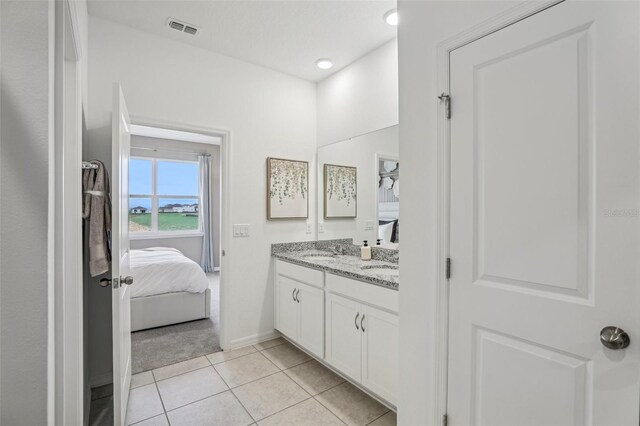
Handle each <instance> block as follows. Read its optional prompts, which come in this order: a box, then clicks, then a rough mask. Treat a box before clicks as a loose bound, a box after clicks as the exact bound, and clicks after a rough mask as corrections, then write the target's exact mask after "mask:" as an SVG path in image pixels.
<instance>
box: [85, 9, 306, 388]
mask: <svg viewBox="0 0 640 426" xmlns="http://www.w3.org/2000/svg"><path fill="white" fill-rule="evenodd" d="M89 51H90V54H89V116H88V121H87V127H88V140H87V143H86V145H85V148H86V149H85V152H84V155H85V158H99V159H103V160H106V161H107V162H109V161H108V160H109V159H110V152H111V129H110V125H111V121H110V120H111V109H112V107H111V102H112V100H111V99H112V93H111V91H112V84H113V82H115V81H120V82H121V84H122V87H123V91H124V94H125V97H126V99H127V103H128V107H129V111H130V113H131V114H132V115H134V116H139V117H145V118H152V119H156V120H167V121H171V122H179V123H185V124H194V125H198V126H208V127H218V128H224V129H229V130H230V131H231V140H230V147H231V164H230V169H231V193H230V194H227V196H228V199H229V202H230V210H231V213H230V215H231V217H230V222H231V223H241V224H249V225H250V236H249V237H248V238H232V239H231V240H230V245H229V247H226V248H225V249H226V252H227V255H228V256H229V259H228V260H229V265H230V266H229V270H228V271H223V273H226V274H228V282H227V288H226V293H225V295H226V297H227V303H228V308H229V309H228V312H229V316H228V323H227V324H226V329H227V333H228V341H229V345H230V346H239V345H244V344H248V343H251V342H254V341H257V340H260V339H264V338H267V337H269V336H271V335H272V333H273V282H272V270H271V263H272V262H271V256H270V246H271V243H273V242H281V241H303V240H310V239H313V238H314V237H315V235H313V234H307V233H306V225H305V221H304V220H298V221H271V222H269V221H267V220H266V207H265V204H266V203H265V197H266V185H265V179H266V158H267V157H268V156H273V157H280V158H290V159H297V160H307V161H310V162H311V164H310V167H311V168H312V170H313V168H314V167H315V165H314V163H313V159H314V156H315V150H316V86H315V84H313V83H310V82H307V81H304V80H300V79H297V78H294V77H290V76H287V75H284V74H281V73H278V72H275V71H272V70H269V69H266V68H262V67H259V66H255V65H251V64H248V63H245V62H242V61H238V60H235V59H232V58H229V57H225V56H222V55H218V54H215V53H212V52H209V51H206V50H202V49H198V48H195V47H192V46H189V45H186V44H182V43H179V42H176V41H172V40H169V39H165V38H161V37H157V36H153V35H150V34H147V33H144V32H141V31H138V30H135V29H132V28H128V27H125V26H122V25H119V24H115V23H112V22H109V21H105V20H102V19H98V18H95V17H90V20H89ZM310 189H311V190H314V189H315V174H310ZM310 195H311V196H312V197H314V196H315V194H314V193H312V194H310ZM312 199H313V198H312ZM309 214H310V221H312V222H315V203H314V202H312V203H310V212H309ZM229 231H231V230H229ZM95 281H96V280H91V281H90V282H88V283H87V287H88V290H89V306H90V308H91V312H92V315H91V316H90V318H89V324H88V326H89V329H90V330H89V346H90V363H91V365H90V375H91V378H92V380H93V383H99V382H108V381H110V378H111V343H110V339H109V336H111V318H110V315H111V314H110V312H111V290H109V289H103V288H100V287H99V286H98V285H97V284H96V282H95Z"/></svg>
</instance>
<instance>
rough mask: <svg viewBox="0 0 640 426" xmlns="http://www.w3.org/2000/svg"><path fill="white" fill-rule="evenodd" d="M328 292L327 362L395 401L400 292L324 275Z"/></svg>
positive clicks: (387, 398) (388, 399) (383, 396)
mask: <svg viewBox="0 0 640 426" xmlns="http://www.w3.org/2000/svg"><path fill="white" fill-rule="evenodd" d="M326 290H327V293H326V306H327V308H326V324H327V326H326V353H325V360H326V361H327V363H329V364H330V365H331V366H333V367H335V368H336V369H338V370H340V371H342V372H343V373H344V374H346V375H348V376H349V377H351V378H352V379H353V380H356V381H358V382H359V383H360V384H362V385H363V386H364V387H365V388H367V389H369V390H371V391H372V392H374V393H376V394H377V395H379V396H380V397H382V398H384V399H386V400H387V401H389V402H391V403H393V404H395V403H396V395H397V390H398V338H399V335H398V331H399V330H398V315H397V296H398V294H397V292H396V291H394V290H389V289H384V288H381V287H376V286H372V285H370V284H366V283H362V282H359V281H355V280H350V279H348V278H344V277H339V276H335V275H332V274H326ZM337 293H340V294H337ZM374 305H376V306H374Z"/></svg>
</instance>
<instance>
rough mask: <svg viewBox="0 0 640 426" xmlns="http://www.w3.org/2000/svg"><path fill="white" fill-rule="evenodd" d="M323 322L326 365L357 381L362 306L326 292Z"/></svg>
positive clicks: (359, 371)
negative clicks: (325, 313) (324, 321)
mask: <svg viewBox="0 0 640 426" xmlns="http://www.w3.org/2000/svg"><path fill="white" fill-rule="evenodd" d="M326 321H327V335H326V339H327V347H326V349H327V356H326V360H327V362H328V363H329V364H331V365H332V366H333V367H335V368H337V369H338V370H340V371H341V372H343V373H344V374H346V375H348V376H349V377H351V378H352V379H355V380H358V381H360V377H361V354H362V332H361V331H360V322H361V321H362V309H361V305H360V304H359V303H357V302H354V301H353V300H349V299H346V298H344V297H341V296H338V295H335V294H331V293H327V315H326Z"/></svg>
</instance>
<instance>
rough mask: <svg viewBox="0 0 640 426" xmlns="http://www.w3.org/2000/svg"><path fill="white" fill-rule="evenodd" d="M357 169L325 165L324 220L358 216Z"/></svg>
mask: <svg viewBox="0 0 640 426" xmlns="http://www.w3.org/2000/svg"><path fill="white" fill-rule="evenodd" d="M357 192H358V191H357V169H356V168H355V167H350V166H337V165H335V164H325V165H324V218H325V219H337V218H354V217H356V215H357V195H358V194H357Z"/></svg>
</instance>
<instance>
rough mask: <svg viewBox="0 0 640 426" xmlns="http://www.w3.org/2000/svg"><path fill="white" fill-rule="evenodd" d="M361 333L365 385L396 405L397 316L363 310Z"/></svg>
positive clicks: (367, 309)
mask: <svg viewBox="0 0 640 426" xmlns="http://www.w3.org/2000/svg"><path fill="white" fill-rule="evenodd" d="M363 315H364V320H363V321H362V322H361V331H362V384H363V385H364V386H366V387H367V388H369V389H371V390H372V391H374V392H375V393H377V394H378V395H380V396H381V397H382V398H384V399H386V400H387V401H389V402H391V403H392V404H397V401H396V395H397V394H398V374H399V373H398V337H399V336H398V315H395V314H391V313H389V312H385V311H382V310H380V309H376V308H373V307H371V306H365V307H364V312H363Z"/></svg>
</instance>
